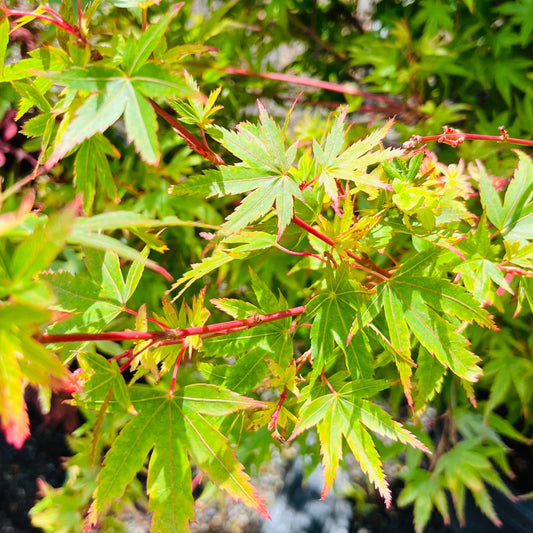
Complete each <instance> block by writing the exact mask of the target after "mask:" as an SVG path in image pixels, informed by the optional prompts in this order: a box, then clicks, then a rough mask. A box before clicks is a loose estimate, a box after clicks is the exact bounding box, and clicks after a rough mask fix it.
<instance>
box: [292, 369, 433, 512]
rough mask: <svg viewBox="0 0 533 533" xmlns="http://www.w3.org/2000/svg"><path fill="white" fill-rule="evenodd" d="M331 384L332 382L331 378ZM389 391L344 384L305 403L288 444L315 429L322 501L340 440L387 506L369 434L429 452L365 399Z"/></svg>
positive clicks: (369, 384)
mask: <svg viewBox="0 0 533 533" xmlns="http://www.w3.org/2000/svg"><path fill="white" fill-rule="evenodd" d="M331 382H332V383H333V382H334V377H333V378H332V380H331ZM388 387H389V383H388V382H386V381H384V380H369V379H362V380H356V381H353V382H351V383H347V384H345V385H343V386H341V387H340V388H339V390H338V391H336V392H334V393H330V392H328V393H327V394H325V395H322V396H319V397H317V398H315V399H313V400H308V401H306V402H305V404H304V405H303V407H302V409H301V410H300V413H299V414H298V422H297V424H296V427H295V428H294V431H293V434H292V435H291V437H290V439H289V440H292V439H294V438H295V437H296V436H297V435H299V434H300V433H302V432H303V431H304V430H306V429H309V428H310V427H312V426H315V425H316V426H317V428H318V434H319V438H320V445H321V451H322V463H323V465H324V487H323V490H322V499H324V498H325V497H326V495H327V494H328V492H329V490H330V489H331V486H332V485H333V481H334V479H335V477H336V474H337V469H338V466H339V461H340V458H341V456H342V441H343V438H344V439H345V440H346V442H347V443H348V446H349V447H350V450H351V451H352V453H353V454H354V455H355V458H356V459H357V460H358V461H359V464H360V465H361V468H362V470H363V472H365V473H366V474H367V475H368V477H369V479H370V481H371V482H372V483H373V484H374V486H375V487H376V488H377V489H378V491H379V493H380V494H381V496H382V497H383V499H384V500H385V504H386V505H387V507H389V506H390V504H391V501H392V496H391V492H390V489H389V487H388V483H387V481H386V480H385V474H384V472H383V467H382V463H381V459H380V456H379V452H378V451H377V449H376V445H375V444H374V441H373V439H372V436H371V434H370V432H369V431H371V432H374V433H377V434H378V435H381V436H384V437H387V438H389V439H392V440H395V441H400V442H402V443H404V444H409V445H411V446H413V447H415V448H418V449H420V450H423V451H426V452H429V450H428V449H427V448H426V446H425V445H424V444H422V443H421V442H420V441H419V440H418V439H417V438H416V437H415V436H414V435H412V434H411V433H410V432H409V431H407V430H406V429H405V428H404V427H403V426H402V425H401V424H399V423H398V422H395V421H394V420H393V419H392V418H391V416H390V415H389V414H388V413H386V412H385V411H384V410H383V409H382V408H381V407H379V406H378V405H376V404H375V403H372V402H371V401H369V400H367V399H365V398H368V397H369V396H373V395H375V394H377V393H378V392H379V391H380V390H383V389H385V388H388Z"/></svg>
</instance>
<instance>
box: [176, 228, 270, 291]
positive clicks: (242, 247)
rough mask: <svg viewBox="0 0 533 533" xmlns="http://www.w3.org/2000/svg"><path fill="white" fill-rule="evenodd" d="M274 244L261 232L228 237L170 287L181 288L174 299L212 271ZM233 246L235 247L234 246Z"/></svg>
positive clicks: (268, 235)
mask: <svg viewBox="0 0 533 533" xmlns="http://www.w3.org/2000/svg"><path fill="white" fill-rule="evenodd" d="M275 242H276V237H275V236H274V235H270V234H269V233H265V232H262V231H246V232H245V231H241V232H239V233H237V234H235V235H230V236H229V237H227V238H225V239H223V240H222V241H221V242H220V245H219V246H218V247H217V248H216V249H215V251H214V252H213V255H211V256H210V257H207V258H206V259H204V260H203V261H202V262H201V263H195V264H193V265H191V269H190V270H188V271H187V272H185V274H183V276H182V277H181V278H180V279H179V280H178V281H177V282H176V283H174V284H173V285H172V290H174V289H176V288H178V287H180V286H183V287H182V289H181V290H180V292H179V293H178V294H177V295H176V297H175V298H174V299H176V298H179V297H180V296H181V295H182V294H183V293H184V292H185V291H186V290H187V289H188V288H189V287H190V286H191V285H192V284H193V283H194V282H195V281H198V280H199V279H202V278H203V277H204V276H205V275H207V274H209V273H210V272H212V271H213V270H215V269H217V268H220V267H221V266H223V265H225V264H227V263H230V262H231V261H234V260H236V259H240V260H243V259H246V258H247V257H248V256H250V255H251V254H253V253H256V252H258V251H260V250H266V249H268V248H271V247H272V246H274V244H275ZM235 244H236V245H237V246H234V245H235Z"/></svg>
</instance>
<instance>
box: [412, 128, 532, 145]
mask: <svg viewBox="0 0 533 533" xmlns="http://www.w3.org/2000/svg"><path fill="white" fill-rule="evenodd" d="M443 129H444V133H441V134H440V135H425V136H421V135H413V136H412V137H411V139H410V140H409V141H407V142H405V143H404V145H403V147H404V148H405V149H410V148H414V147H415V146H416V145H418V144H421V143H425V142H430V141H437V142H439V143H444V144H449V145H450V146H453V147H454V148H455V147H456V146H457V145H459V144H462V143H463V142H464V141H465V140H467V139H468V140H470V141H494V142H499V143H502V142H508V143H512V144H521V145H526V146H533V140H528V139H518V138H516V137H509V135H508V134H507V131H506V130H505V128H504V127H503V126H502V127H500V131H501V135H478V134H477V133H463V132H462V131H460V130H457V129H455V128H450V127H448V126H444V127H443Z"/></svg>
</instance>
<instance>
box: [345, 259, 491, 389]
mask: <svg viewBox="0 0 533 533" xmlns="http://www.w3.org/2000/svg"><path fill="white" fill-rule="evenodd" d="M440 253H441V251H440V250H438V249H429V250H427V251H426V252H422V253H419V254H415V255H414V256H413V257H411V259H408V260H407V261H406V262H405V263H404V264H403V265H402V266H401V267H400V268H399V269H398V270H397V271H396V273H395V274H394V275H393V276H392V277H391V278H390V279H389V280H387V281H386V282H384V283H381V284H380V286H379V288H378V290H377V292H376V295H375V296H374V297H373V298H372V299H371V301H370V303H369V304H368V305H367V306H366V307H365V308H364V309H363V311H362V312H361V314H360V315H359V316H357V317H356V320H355V321H354V323H353V325H352V329H351V332H352V333H354V332H357V331H359V330H360V328H361V327H363V326H364V325H366V324H368V323H370V321H371V320H372V319H373V318H374V317H375V316H376V315H377V314H378V313H379V311H380V310H381V309H383V311H384V315H385V319H386V322H387V327H388V331H389V338H390V345H391V347H392V349H393V350H394V352H395V353H396V354H398V356H399V359H398V360H399V361H401V360H403V361H405V362H407V363H409V364H411V365H413V363H414V362H413V360H412V358H411V333H412V334H413V335H414V336H415V338H416V339H417V340H418V342H420V344H421V345H422V346H423V347H424V348H426V349H427V351H428V352H429V353H430V354H431V355H433V356H434V357H436V358H437V360H438V361H439V362H440V363H441V364H442V365H443V366H445V367H447V368H449V369H450V370H451V371H452V372H454V373H455V374H456V375H458V376H459V377H461V378H463V379H465V380H467V381H470V382H475V381H476V380H477V379H478V377H479V375H480V374H481V369H480V368H479V367H478V366H477V362H478V361H479V360H480V359H479V357H477V356H476V355H475V354H473V353H472V352H470V351H469V350H468V349H467V346H468V341H467V339H466V337H465V336H464V335H463V334H462V333H461V332H460V331H459V326H460V325H461V324H462V323H465V322H466V323H472V322H476V323H477V324H479V325H481V326H485V327H493V322H492V319H491V317H490V315H489V314H488V313H487V311H485V310H484V309H482V308H481V306H480V304H479V303H478V302H477V301H476V300H475V299H474V298H473V297H472V296H471V295H470V294H469V293H468V292H467V291H466V290H465V289H464V288H463V287H460V286H458V285H454V284H453V283H451V282H450V281H448V280H446V279H442V278H437V277H432V276H429V275H428V274H427V273H426V272H424V269H426V268H427V265H428V264H430V263H431V262H432V261H434V259H435V257H436V256H437V255H439V254H440ZM403 370H404V371H405V369H403ZM399 371H400V373H401V372H402V368H401V367H399ZM402 381H404V380H402ZM406 385H407V387H406ZM404 389H406V390H405V392H406V394H407V396H408V398H409V397H410V389H409V381H408V380H407V381H405V382H404Z"/></svg>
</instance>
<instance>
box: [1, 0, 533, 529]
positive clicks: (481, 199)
mask: <svg viewBox="0 0 533 533" xmlns="http://www.w3.org/2000/svg"><path fill="white" fill-rule="evenodd" d="M193 4H194V5H193ZM405 4H407V5H403V3H398V2H388V1H385V0H384V1H382V2H379V3H377V4H376V5H375V6H374V8H375V11H374V12H373V13H372V14H371V15H370V16H367V17H366V18H365V16H364V14H362V13H360V12H357V11H353V10H352V9H351V7H348V5H347V4H345V3H343V2H333V1H332V2H323V3H315V2H308V1H307V0H302V1H297V0H294V1H293V2H281V1H272V2H268V3H264V4H263V3H261V2H257V3H254V5H253V6H251V5H250V4H249V3H247V2H237V1H230V2H224V3H223V4H222V5H221V6H220V7H218V8H217V9H214V8H213V9H211V4H210V3H207V4H206V5H203V4H202V3H189V2H187V3H185V4H184V5H182V4H179V5H168V4H164V3H163V2H162V3H161V5H153V3H151V2H144V3H140V2H138V1H137V0H110V1H102V0H94V1H93V2H81V1H80V2H71V1H70V0H64V1H63V2H61V3H60V4H59V5H58V6H53V5H52V7H50V6H49V5H43V6H41V7H39V8H37V9H36V10H35V11H32V12H29V11H23V10H22V9H15V8H11V7H7V6H5V5H4V4H1V3H0V11H1V12H2V13H3V14H2V18H0V91H1V93H0V94H1V96H0V115H3V116H4V119H3V122H2V127H3V129H2V136H3V137H2V140H1V141H0V143H1V144H0V148H2V151H3V152H4V153H5V154H6V155H5V156H4V157H3V158H2V159H0V165H1V166H2V169H3V183H2V190H1V193H0V207H1V211H0V298H1V300H0V346H2V350H3V351H2V357H1V359H0V420H1V425H2V429H3V431H4V432H5V435H6V438H7V440H8V441H9V442H10V443H12V444H13V445H14V446H17V447H20V446H22V445H23V443H24V440H25V439H26V438H27V437H28V432H29V429H28V418H27V414H26V406H25V403H24V388H25V387H26V385H28V384H31V385H32V386H35V387H37V388H38V390H39V393H40V398H41V402H42V405H43V409H47V407H49V405H50V397H51V394H52V391H54V390H66V391H69V392H71V393H72V394H73V397H74V401H75V404H76V405H77V406H78V407H79V409H80V410H81V411H82V413H83V414H84V417H85V419H86V422H85V423H84V424H83V425H82V426H81V427H80V428H79V429H78V430H77V431H76V432H75V434H74V435H73V436H72V438H71V446H72V448H73V450H74V452H75V455H74V456H73V457H72V458H71V459H69V467H68V478H67V481H66V483H65V485H64V487H62V488H60V489H53V488H51V487H47V486H46V485H45V484H42V492H43V499H42V500H41V501H40V502H39V503H37V505H36V506H35V507H34V509H33V511H32V515H33V522H34V524H35V525H37V526H39V527H41V528H43V529H44V530H45V531H65V532H67V531H80V530H81V528H82V527H83V525H84V524H85V527H86V528H90V527H93V526H94V527H97V526H98V527H100V528H102V529H104V530H114V531H116V530H120V527H121V526H120V524H119V522H118V521H117V515H118V513H119V512H120V509H121V507H122V506H123V505H124V501H132V500H133V499H137V498H142V497H143V496H142V492H143V490H142V487H141V482H140V481H139V476H138V474H139V473H140V474H142V476H144V479H145V488H146V493H147V495H148V509H149V510H150V511H153V518H152V530H153V531H154V532H157V531H161V532H166V531H179V532H183V531H188V529H189V521H190V520H192V519H193V517H194V500H193V495H192V494H193V490H192V489H193V486H196V484H197V483H198V481H199V479H204V480H206V482H212V483H213V484H214V485H215V486H216V487H218V488H219V489H223V490H224V491H226V492H227V493H229V494H230V495H231V496H232V497H233V498H235V499H239V500H241V501H243V502H244V503H245V504H246V505H248V506H249V507H250V508H252V509H255V510H256V511H258V512H259V513H260V514H261V515H262V516H264V517H268V510H267V508H266V506H265V504H264V502H263V501H262V499H261V497H260V495H259V494H257V492H256V490H255V489H254V487H253V485H252V483H251V481H250V478H249V476H248V474H247V473H246V472H250V470H253V469H254V468H256V467H257V465H260V464H262V463H264V462H265V461H267V460H268V458H269V456H270V454H271V452H272V448H273V445H274V444H278V443H282V444H281V445H286V444H284V443H286V442H294V443H296V444H295V445H298V446H299V448H300V449H301V450H302V452H304V453H306V454H309V455H310V456H311V457H313V458H314V461H315V463H316V462H319V461H320V460H321V461H322V463H323V467H324V490H323V497H325V496H326V495H327V494H328V492H329V491H330V489H331V487H332V486H333V482H334V479H335V476H336V472H337V469H338V466H339V464H340V462H341V460H342V457H343V455H344V454H346V453H352V454H353V455H354V456H355V458H356V459H357V461H358V462H359V464H360V466H361V468H362V470H363V471H364V472H365V474H366V475H367V477H368V480H369V481H370V483H371V484H372V485H373V487H374V488H375V489H376V490H377V491H378V492H379V493H380V494H381V496H382V497H383V500H384V502H385V504H386V506H387V507H389V506H390V505H391V502H392V494H391V490H390V488H389V484H388V481H387V479H386V477H385V474H384V468H383V463H384V462H385V461H393V460H394V461H397V462H398V463H399V464H400V465H401V467H400V468H399V472H400V473H399V475H400V477H402V478H403V481H404V483H405V485H404V489H403V491H402V493H401V494H400V496H399V499H398V503H399V504H400V505H403V506H407V505H411V504H413V505H414V524H415V528H416V530H417V531H422V530H423V529H424V527H425V525H426V524H427V522H428V520H429V518H430V515H431V512H432V511H433V510H434V509H435V510H436V511H437V512H438V513H440V515H441V516H442V517H443V520H444V521H445V522H448V521H449V517H450V509H449V503H448V500H447V497H446V493H447V491H449V492H450V493H451V494H452V495H453V506H454V508H455V512H456V514H457V516H458V517H459V520H460V521H463V520H464V502H465V497H466V493H467V492H471V493H472V494H473V496H474V498H475V501H476V503H477V504H478V505H479V507H480V508H481V510H482V511H483V512H484V513H485V514H486V515H487V516H488V517H489V518H490V519H491V520H492V521H493V522H494V523H495V524H498V523H499V518H498V516H497V513H496V511H495V510H494V508H493V506H492V503H491V500H490V496H489V493H488V491H487V486H489V485H490V486H493V487H495V488H496V489H498V490H501V491H502V492H504V493H505V494H506V495H508V496H509V497H513V494H512V492H511V490H510V489H509V488H508V485H507V484H506V482H505V481H504V479H503V476H511V475H512V471H511V468H510V466H509V462H508V458H507V452H508V446H509V443H510V442H511V441H519V442H522V443H525V444H530V434H531V417H530V409H531V403H532V393H531V388H530V387H529V386H528V383H529V380H530V378H531V376H532V374H533V363H532V361H531V335H530V332H529V327H528V323H529V321H530V318H531V310H532V309H533V284H532V283H531V278H532V277H533V226H532V222H531V221H532V213H533V163H532V161H531V159H530V157H529V156H528V155H527V154H526V153H524V152H522V151H518V150H515V152H512V151H510V150H509V144H508V143H506V142H505V141H509V139H510V137H509V133H508V132H507V130H506V129H503V128H502V129H500V135H497V136H496V137H495V138H496V139H497V140H499V141H501V142H500V143H499V144H495V143H491V144H490V148H488V146H489V145H488V143H487V144H485V145H482V144H481V142H482V140H481V139H482V136H481V135H478V134H480V133H487V132H489V133H494V132H496V131H497V130H498V127H499V126H501V123H502V121H503V122H505V123H506V124H507V125H508V126H509V132H510V134H512V135H513V136H514V137H527V136H528V135H529V133H530V132H529V131H528V130H527V128H528V127H529V124H531V120H530V119H531V118H532V102H533V100H532V89H531V87H532V86H531V83H530V78H528V74H527V69H528V68H529V66H530V63H531V61H530V60H529V59H528V57H531V55H530V51H531V50H530V47H531V45H530V42H529V37H530V34H531V31H532V23H531V20H533V16H526V15H527V14H528V13H530V12H531V10H532V7H531V3H530V2H528V1H526V0H524V1H521V2H503V3H499V4H498V5H497V6H494V5H493V3H492V2H488V1H483V2H471V1H466V0H465V1H463V2H459V1H457V2H454V3H450V2H439V1H437V0H424V1H421V2H416V3H409V2H406V3H405ZM532 15H533V14H532ZM339 26H340V27H339ZM289 30H292V31H289ZM267 37H268V38H267ZM291 50H297V51H298V53H296V54H294V53H290V54H289V51H291ZM287 54H288V55H289V56H290V57H287ZM487 63H490V65H491V67H494V68H487ZM339 65H342V67H339ZM282 66H285V67H286V68H287V69H288V68H289V67H290V70H288V71H287V72H286V73H281V72H279V71H280V70H281V68H282ZM287 82H288V88H285V89H283V90H282V89H280V84H281V83H287ZM354 82H357V88H354V86H353V83H354ZM295 86H304V87H308V88H309V87H311V86H314V87H315V89H313V90H312V91H311V92H310V93H309V94H307V95H306V96H304V97H300V99H299V100H298V101H297V98H296V97H297V93H296V91H295V89H294V87H295ZM284 91H285V92H284ZM332 95H333V96H332ZM257 96H261V101H260V102H259V103H258V104H256V103H255V100H256V98H257ZM341 103H344V104H345V105H340V104H341ZM311 104H313V105H311ZM331 107H333V108H335V109H334V110H333V111H332V110H331V109H330V108H331ZM309 109H312V111H309ZM257 110H258V111H257ZM393 114H395V115H397V118H396V121H395V122H394V121H393V120H385V118H386V117H390V116H391V115H393ZM253 115H258V117H257V118H255V117H254V118H251V116H253ZM355 118H357V120H356V121H355V122H351V120H352V119H355ZM248 119H250V120H248ZM444 122H446V123H454V122H455V123H460V125H461V127H464V128H469V129H471V130H472V131H473V132H474V133H473V134H470V135H467V134H465V135H463V134H462V133H461V132H460V131H459V130H452V129H450V128H448V129H446V130H445V133H444V134H442V135H437V136H436V137H438V138H439V140H440V141H441V144H440V145H438V147H437V148H445V149H444V150H439V149H436V150H435V152H431V151H429V150H427V149H425V147H424V146H419V143H420V142H423V141H424V137H422V136H424V135H425V136H427V135H429V134H435V133H438V128H439V127H440V126H443V125H444ZM375 124H378V125H377V127H373V126H374V125H375ZM19 128H20V134H19ZM413 134H416V135H418V137H416V138H413V139H412V140H411V141H409V142H407V143H406V144H404V145H403V146H400V145H399V144H397V143H395V141H394V140H393V139H394V138H395V136H396V137H397V136H398V135H401V136H402V140H403V141H408V140H409V138H410V137H411V135H413ZM465 138H467V139H468V138H473V139H479V140H478V141H474V142H471V143H470V142H469V141H468V142H465V143H463V140H464V139H465ZM427 140H430V139H429V138H428V139H427ZM511 140H517V139H511ZM517 141H520V142H522V144H531V141H529V142H528V141H527V139H518V140H517ZM449 145H451V146H457V145H459V146H458V148H457V150H458V151H459V154H457V153H456V152H452V149H451V148H450V146H449ZM459 156H462V158H461V159H458V157H459ZM451 158H455V160H454V161H453V162H452V160H451ZM476 158H477V159H476ZM25 174H27V175H26V177H22V176H24V175H25ZM206 302H209V303H206ZM228 317H229V318H228ZM309 431H314V432H316V435H317V439H316V444H312V443H311V440H309V439H307V438H306V435H307V433H308V432H309ZM320 457H321V459H320ZM142 476H141V477H142ZM124 495H126V497H125V498H124Z"/></svg>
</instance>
